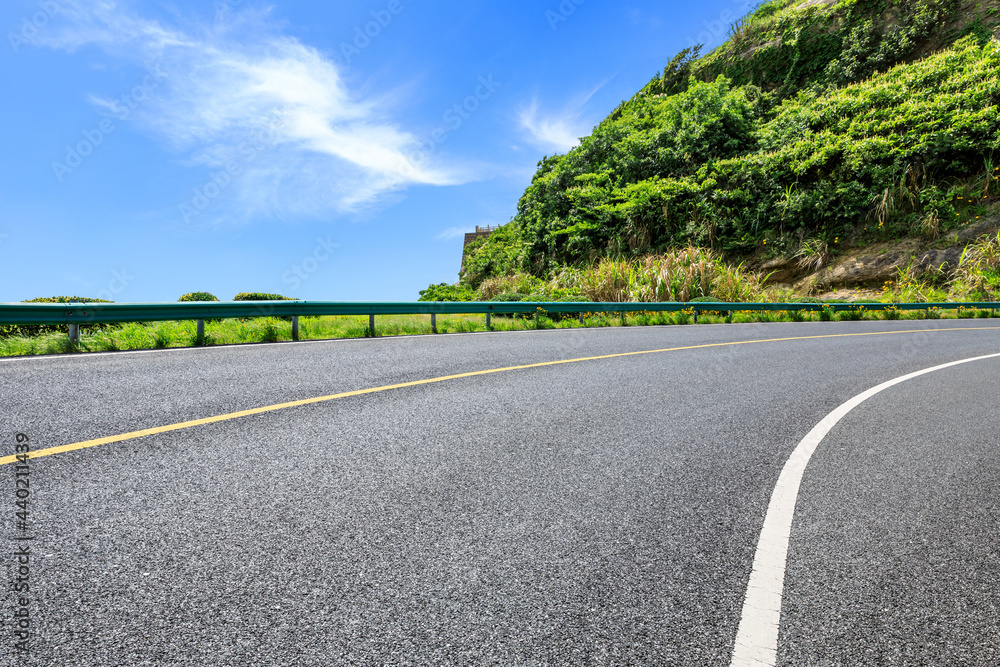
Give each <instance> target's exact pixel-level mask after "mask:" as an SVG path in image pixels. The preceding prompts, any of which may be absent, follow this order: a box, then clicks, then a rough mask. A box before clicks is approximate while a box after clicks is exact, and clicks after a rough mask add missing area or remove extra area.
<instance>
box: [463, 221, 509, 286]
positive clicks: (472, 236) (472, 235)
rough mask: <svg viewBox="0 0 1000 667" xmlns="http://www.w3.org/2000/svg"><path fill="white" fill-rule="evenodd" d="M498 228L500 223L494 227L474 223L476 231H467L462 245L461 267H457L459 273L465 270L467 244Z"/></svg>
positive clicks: (483, 237) (487, 235)
mask: <svg viewBox="0 0 1000 667" xmlns="http://www.w3.org/2000/svg"><path fill="white" fill-rule="evenodd" d="M498 229H500V225H497V226H496V227H480V226H479V225H476V231H474V232H469V233H468V234H466V235H465V245H463V246H462V268H461V269H459V275H461V274H462V273H463V272H464V271H465V250H466V248H468V247H469V244H470V243H472V242H473V241H478V240H479V239H485V238H489V236H490V234H492V233H493V232H495V231H496V230H498Z"/></svg>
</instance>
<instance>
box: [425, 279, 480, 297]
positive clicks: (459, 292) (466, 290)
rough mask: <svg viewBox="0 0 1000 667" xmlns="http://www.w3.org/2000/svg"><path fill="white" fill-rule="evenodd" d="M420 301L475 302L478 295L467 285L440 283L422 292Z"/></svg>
mask: <svg viewBox="0 0 1000 667" xmlns="http://www.w3.org/2000/svg"><path fill="white" fill-rule="evenodd" d="M419 300H420V301H475V300H476V293H475V291H473V290H472V288H471V287H468V286H466V285H449V284H448V283H440V284H437V285H431V286H430V287H428V288H427V289H424V290H420V299H419Z"/></svg>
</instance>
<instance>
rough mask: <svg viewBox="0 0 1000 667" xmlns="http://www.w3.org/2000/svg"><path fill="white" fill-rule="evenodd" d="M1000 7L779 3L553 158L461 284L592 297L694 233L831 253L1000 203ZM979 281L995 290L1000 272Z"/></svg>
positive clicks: (711, 241)
mask: <svg viewBox="0 0 1000 667" xmlns="http://www.w3.org/2000/svg"><path fill="white" fill-rule="evenodd" d="M998 14H1000V2H998V1H997V0H989V1H987V0H981V1H979V2H976V1H972V0H969V1H961V0H910V1H907V2H902V1H891V0H839V1H837V0H809V1H807V2H803V1H802V0H797V1H794V2H792V1H789V0H771V1H770V2H765V3H763V4H762V5H761V6H759V7H758V8H757V9H756V10H755V11H754V12H753V13H751V14H750V15H749V16H747V17H745V18H743V19H741V20H740V21H738V22H737V23H735V24H734V25H733V26H732V27H731V34H730V38H729V40H728V41H727V42H726V43H725V44H724V45H722V46H721V47H719V48H718V49H716V50H714V51H713V52H712V53H709V54H707V55H704V56H702V55H701V53H700V50H699V49H688V50H685V51H682V52H681V53H680V54H678V55H677V56H676V57H675V58H673V59H672V60H671V61H670V62H669V63H668V65H667V66H666V68H665V69H664V71H663V72H662V73H657V74H656V76H654V77H653V79H652V80H651V81H650V82H649V83H648V84H647V85H646V86H645V87H644V88H643V89H642V90H641V91H639V92H638V93H637V94H636V95H635V96H634V97H633V98H632V99H630V100H628V101H626V102H623V103H622V104H621V105H620V106H619V107H618V108H617V109H615V110H614V111H613V112H612V113H611V114H610V115H609V116H608V117H607V118H606V119H605V120H604V121H603V122H601V123H600V124H599V125H598V126H597V127H596V128H595V129H594V131H593V133H592V134H591V135H590V136H588V137H584V138H583V139H582V140H581V142H580V145H579V146H578V147H577V148H574V149H573V150H571V151H569V152H568V153H567V154H565V155H556V156H552V157H546V158H544V159H543V160H542V161H541V162H539V165H538V171H537V172H536V174H535V176H534V178H533V179H532V183H531V185H530V186H529V188H528V189H527V191H526V192H525V193H524V195H523V196H522V198H521V200H520V202H519V204H518V209H517V215H516V216H515V217H514V219H513V220H512V221H511V222H510V223H509V224H508V225H505V226H504V227H502V228H501V229H500V230H499V231H497V232H495V233H494V234H493V235H492V236H491V237H490V238H488V239H485V240H482V241H479V242H477V243H475V244H473V245H472V246H471V247H470V248H469V250H468V254H467V256H466V258H465V262H464V272H463V274H462V276H461V286H460V287H459V288H457V289H458V290H459V292H460V293H461V294H464V295H468V294H474V295H475V296H476V297H477V298H484V297H486V298H488V296H487V295H484V293H483V289H482V288H483V286H484V284H486V285H489V281H491V280H493V281H496V280H511V279H514V277H516V276H522V278H519V279H520V280H527V277H528V276H530V277H532V278H533V279H535V280H537V281H539V283H540V284H541V285H548V286H549V288H550V291H551V290H554V289H564V290H566V289H568V290H570V291H571V292H572V293H575V294H578V295H581V296H583V295H584V291H583V290H582V287H581V285H582V283H580V281H576V282H575V283H574V281H568V283H573V284H569V285H568V283H567V281H565V280H560V279H559V276H561V275H562V276H564V275H566V274H567V272H569V273H570V274H572V273H573V272H574V271H576V272H581V271H582V272H584V273H586V272H588V271H589V272H593V271H595V270H598V268H599V267H600V266H608V265H610V263H613V262H619V263H620V262H625V263H629V262H631V264H630V266H633V267H635V268H636V270H638V267H641V266H645V265H646V264H648V263H649V262H650V261H654V260H653V259H648V258H652V257H653V256H672V253H676V252H678V251H679V250H680V249H683V248H687V247H689V246H690V247H693V248H700V249H702V250H700V251H699V252H704V253H706V256H710V257H711V258H712V261H713V262H716V263H718V264H719V265H720V266H721V267H722V269H720V270H723V271H730V272H735V273H736V274H737V275H738V276H739V275H744V274H745V271H744V270H742V269H740V270H737V269H734V268H732V267H733V265H737V264H740V263H743V262H746V263H747V265H750V266H756V265H759V264H761V263H762V262H763V261H764V260H765V259H769V258H774V257H781V256H784V257H796V258H799V259H801V260H802V261H803V262H805V263H810V262H812V263H815V265H817V266H819V265H822V264H823V263H824V262H826V261H827V260H828V259H829V258H830V257H831V256H834V257H835V256H836V254H837V252H838V250H839V249H840V248H843V247H845V246H865V245H867V244H871V243H874V242H877V241H885V240H891V239H899V238H902V237H907V236H920V237H922V238H924V239H925V240H926V241H927V242H928V243H932V242H933V241H934V240H935V239H937V238H938V237H939V236H941V235H943V234H946V233H947V232H949V231H950V230H952V229H955V228H956V227H959V226H962V225H965V224H968V223H970V222H975V221H976V220H977V219H979V218H981V217H984V216H988V215H990V214H991V211H992V209H991V206H992V204H993V203H994V202H996V201H997V193H998V190H1000V187H998V186H1000V182H998V177H1000V155H998V152H1000V151H998V149H1000V113H998V108H997V105H998V102H1000V77H998V75H1000V42H998V41H997V40H996V37H995V31H997V25H998V24H1000V15H998ZM995 155H996V157H995ZM978 266H979V267H980V268H981V269H982V270H984V271H986V272H987V273H989V272H990V271H992V270H994V269H995V266H994V267H991V266H988V265H986V264H983V262H982V261H980V262H979V264H978ZM949 268H950V270H951V273H949V274H948V275H947V276H944V277H940V278H939V279H938V280H939V282H941V283H942V284H943V281H945V280H946V279H947V280H953V279H954V278H955V273H954V272H955V270H956V269H958V268H959V267H957V266H953V267H949ZM966 269H968V265H967V266H966ZM630 270H631V269H630ZM966 280H967V283H968V281H969V280H971V282H973V283H975V284H977V285H979V286H980V288H981V289H980V292H979V294H980V295H988V288H986V287H983V286H984V285H988V284H990V280H989V279H988V278H984V279H975V280H972V279H969V278H968V276H966ZM535 287H536V288H537V287H538V285H535ZM434 291H435V292H436V293H438V294H439V295H440V294H442V293H443V290H441V289H436V290H434ZM486 291H487V292H491V291H494V290H492V289H487V290H486ZM758 292H759V290H758ZM692 296H708V294H704V295H703V294H693V295H692ZM629 300H631V299H629Z"/></svg>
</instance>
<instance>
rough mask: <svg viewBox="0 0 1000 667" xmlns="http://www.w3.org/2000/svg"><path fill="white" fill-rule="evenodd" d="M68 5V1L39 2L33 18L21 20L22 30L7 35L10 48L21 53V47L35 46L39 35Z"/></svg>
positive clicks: (51, 0) (47, 0)
mask: <svg viewBox="0 0 1000 667" xmlns="http://www.w3.org/2000/svg"><path fill="white" fill-rule="evenodd" d="M66 4H67V2H66V0H39V2H38V11H37V12H35V13H34V14H32V15H31V16H24V17H22V18H21V25H20V30H19V31H18V32H13V31H11V32H8V33H7V41H8V42H10V48H12V49H13V50H14V53H20V52H21V46H23V45H25V44H27V45H29V46H34V44H35V38H36V37H38V33H40V32H41V31H42V30H43V29H44V28H45V26H47V25H48V24H49V22H50V21H51V20H52V19H53V18H55V16H56V14H58V13H59V12H60V11H62V8H63V7H64V6H66Z"/></svg>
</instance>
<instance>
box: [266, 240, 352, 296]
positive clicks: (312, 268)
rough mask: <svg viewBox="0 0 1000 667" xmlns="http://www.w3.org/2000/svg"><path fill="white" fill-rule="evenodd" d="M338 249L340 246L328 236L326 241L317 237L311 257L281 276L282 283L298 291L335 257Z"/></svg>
mask: <svg viewBox="0 0 1000 667" xmlns="http://www.w3.org/2000/svg"><path fill="white" fill-rule="evenodd" d="M338 247H340V246H339V245H338V244H336V243H334V242H333V241H331V240H330V237H329V236H327V237H326V238H325V239H324V238H320V237H317V238H316V247H315V248H313V251H312V253H311V254H310V255H308V256H306V257H304V258H303V259H302V261H300V262H299V263H298V264H295V265H293V266H292V268H291V269H289V270H288V271H285V274H284V275H283V276H281V282H283V283H285V284H286V285H288V286H289V287H290V288H291V289H292V290H297V289H299V288H300V287H302V283H304V282H306V281H307V280H309V278H310V277H312V276H313V275H314V274H315V273H316V272H317V271H319V269H320V267H321V266H322V265H323V264H325V263H326V262H327V261H329V260H330V258H331V257H333V252H334V250H336V249H337V248H338Z"/></svg>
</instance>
